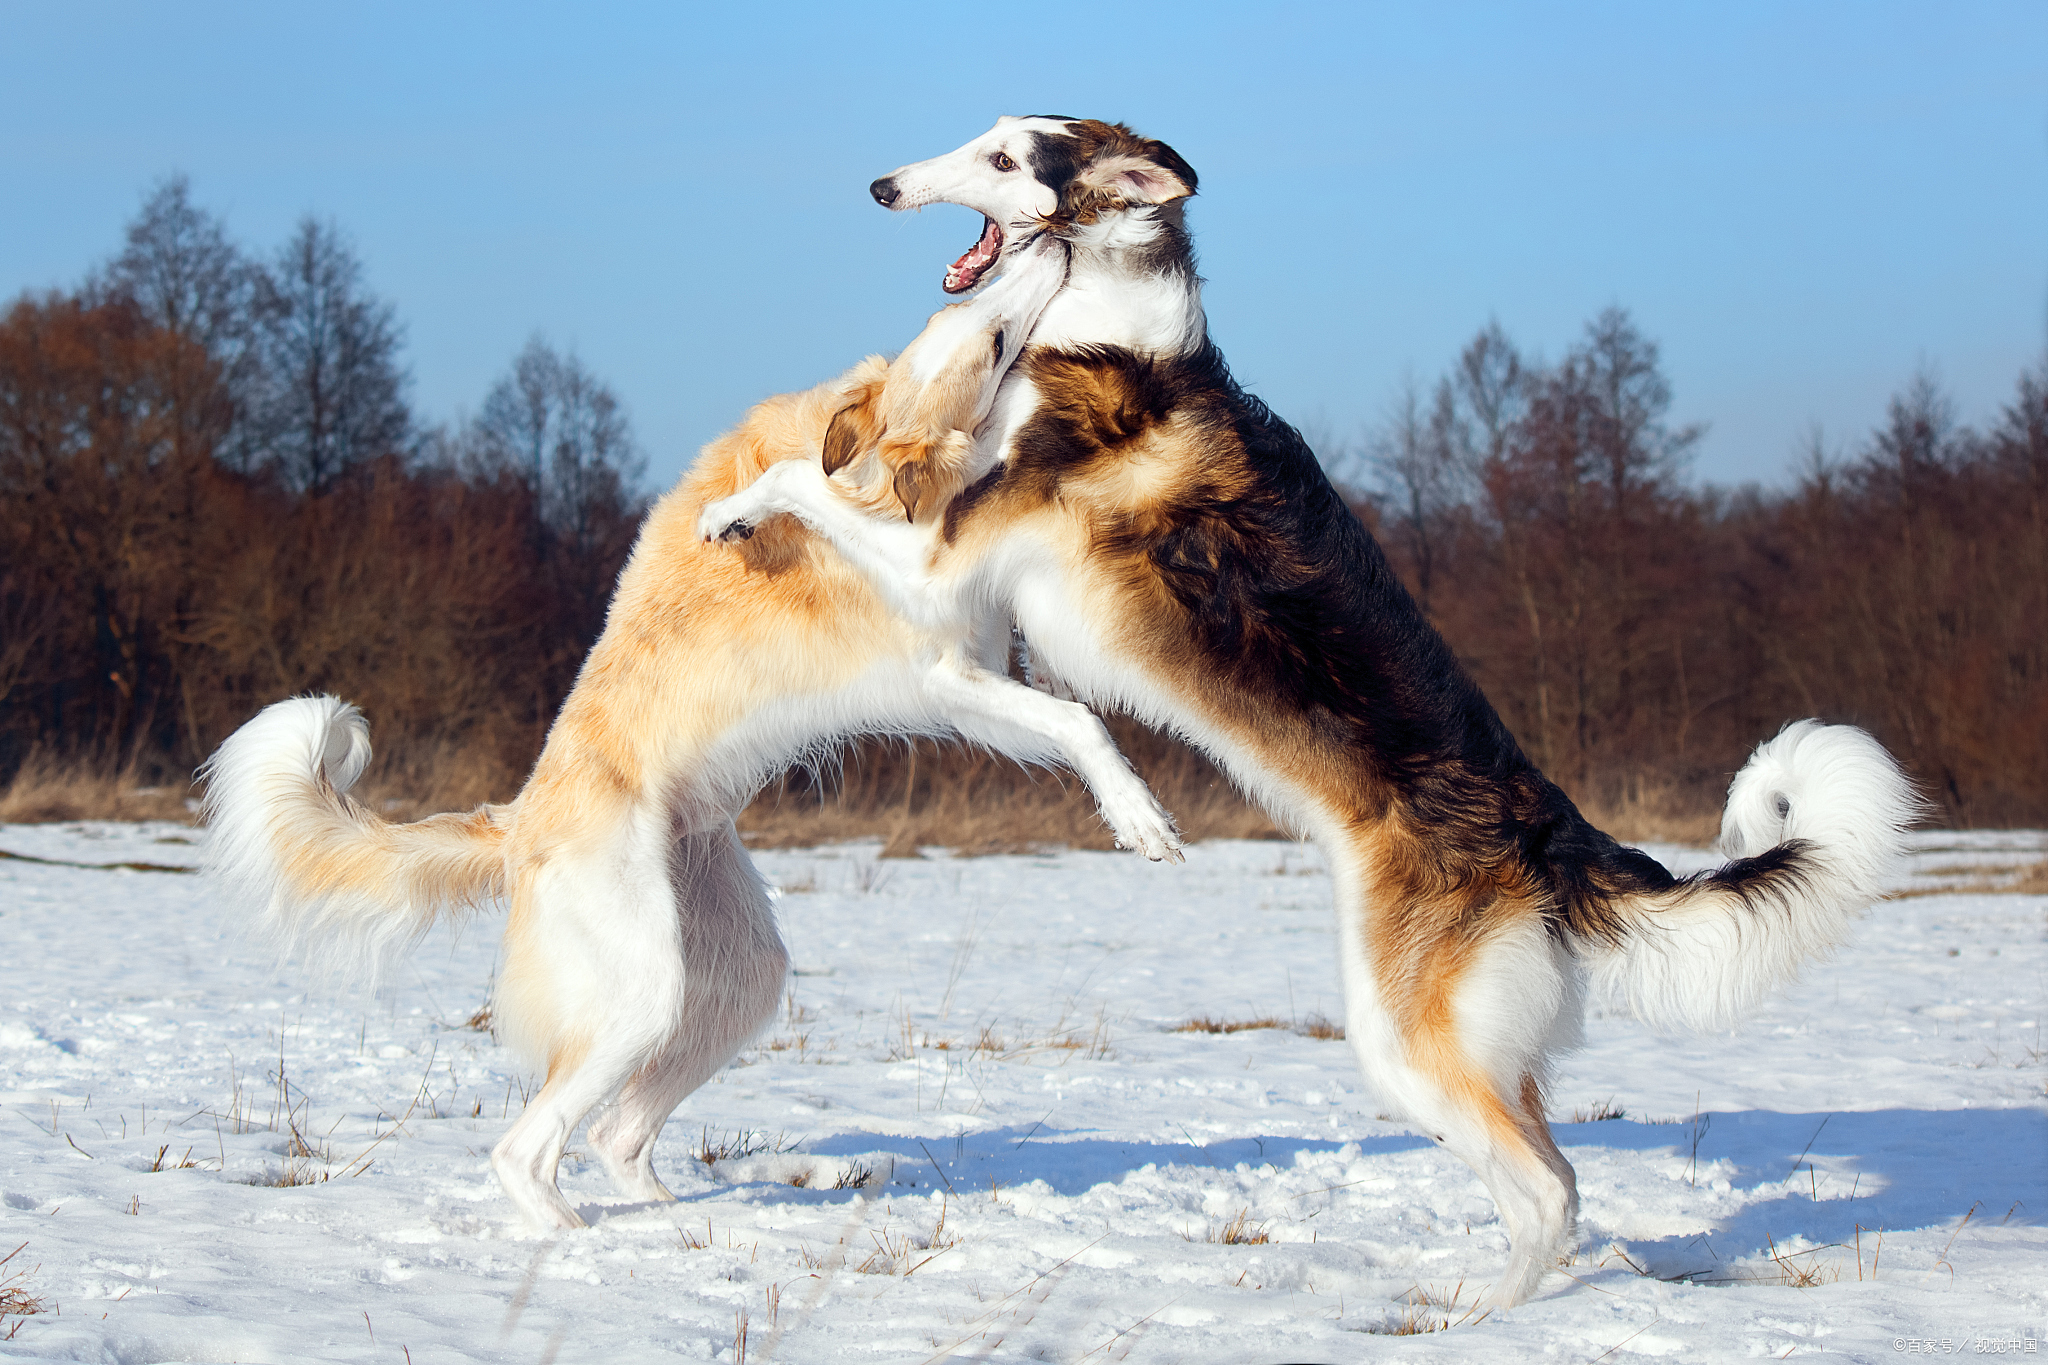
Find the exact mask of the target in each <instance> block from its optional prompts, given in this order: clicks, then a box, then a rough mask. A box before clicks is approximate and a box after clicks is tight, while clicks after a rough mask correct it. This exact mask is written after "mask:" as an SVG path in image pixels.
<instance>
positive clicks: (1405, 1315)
mask: <svg viewBox="0 0 2048 1365" xmlns="http://www.w3.org/2000/svg"><path fill="white" fill-rule="evenodd" d="M1464 1294H1465V1282H1464V1281H1463V1280H1460V1281H1459V1282H1458V1283H1457V1285H1456V1287H1454V1288H1452V1289H1451V1290H1450V1291H1448V1292H1446V1291H1444V1290H1441V1289H1430V1288H1428V1287H1426V1286H1423V1285H1419V1284H1418V1285H1416V1286H1415V1287H1413V1288H1412V1289H1410V1290H1409V1291H1408V1292H1407V1294H1405V1295H1404V1296H1403V1297H1402V1300H1401V1310H1400V1312H1398V1313H1396V1314H1394V1315H1393V1316H1391V1317H1388V1318H1385V1319H1383V1320H1382V1321H1380V1322H1379V1323H1377V1324H1375V1325H1372V1326H1368V1327H1367V1328H1366V1329H1365V1330H1366V1331H1368V1332H1370V1333H1372V1334H1373V1335H1374V1336H1381V1337H1419V1336H1426V1335H1428V1334H1429V1333H1431V1332H1441V1331H1443V1330H1444V1329H1446V1328H1449V1327H1456V1326H1461V1325H1463V1324H1464V1323H1466V1322H1467V1321H1470V1322H1474V1323H1478V1322H1484V1321H1485V1320H1486V1319H1487V1317H1488V1316H1490V1313H1491V1310H1488V1312H1486V1313H1479V1314H1478V1316H1477V1317H1474V1316H1473V1315H1474V1313H1475V1312H1477V1305H1476V1304H1473V1305H1467V1304H1464V1303H1462V1302H1461V1300H1462V1299H1463V1298H1464Z"/></svg>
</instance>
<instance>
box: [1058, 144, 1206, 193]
mask: <svg viewBox="0 0 2048 1365" xmlns="http://www.w3.org/2000/svg"><path fill="white" fill-rule="evenodd" d="M1152 146H1156V147H1157V148H1158V149H1159V150H1160V151H1162V152H1164V153H1165V156H1164V157H1163V158H1154V157H1152V156H1144V155H1138V154H1135V153H1130V152H1109V153H1106V154H1105V155H1103V156H1099V157H1097V158H1096V159H1095V160H1093V161H1091V162H1089V163H1088V164H1087V165H1086V166H1083V167H1082V168H1081V170H1080V173H1079V174H1077V175H1076V176H1075V177H1074V182H1075V184H1076V185H1078V186H1079V187H1080V188H1081V189H1083V190H1086V191H1089V192H1092V193H1094V194H1098V195H1103V196H1105V197H1111V198H1116V199H1121V200H1122V201H1123V202H1125V203H1126V204H1170V203H1172V202H1173V201H1174V200H1176V199H1185V198H1187V197H1188V196H1189V195H1191V194H1193V193H1194V192H1195V186H1194V179H1195V176H1194V171H1193V170H1192V169H1191V168H1189V166H1188V164H1187V163H1186V162H1185V161H1182V160H1181V159H1180V158H1179V157H1178V156H1176V155H1174V152H1173V149H1172V148H1171V147H1168V146H1166V144H1165V143H1163V142H1162V143H1155V144H1152ZM1148 150H1149V148H1148ZM1183 171H1185V172H1186V174H1185V175H1183V174H1182V172H1183Z"/></svg>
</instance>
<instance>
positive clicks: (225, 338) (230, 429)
mask: <svg viewBox="0 0 2048 1365" xmlns="http://www.w3.org/2000/svg"><path fill="white" fill-rule="evenodd" d="M257 276H258V271H257V270H256V268H255V267H254V266H253V265H252V264H251V263H250V262H249V261H248V260H247V259H246V258H245V257H244V256H243V255H242V253H241V251H240V250H239V249H238V248H237V247H236V246H235V245H234V243H233V242H231V241H229V240H228V236H227V231H226V229H225V227H224V226H223V224H222V223H221V221H220V219H219V218H217V217H215V216H214V215H213V214H210V213H207V212H206V211H205V210H203V209H200V208H197V207H195V206H194V205H193V203H192V196H191V184H190V182H189V181H187V180H186V178H185V177H184V176H183V175H172V176H168V177H166V178H165V179H164V180H162V181H160V182H158V184H157V186H156V188H155V189H154V190H152V191H151V192H150V194H149V197H148V198H147V199H145V200H144V201H143V204H142V208H141V211H140V212H138V213H137V214H136V215H135V217H134V218H133V219H132V220H131V221H130V222H129V224H128V231H127V244H126V246H124V247H123V249H122V251H121V254H120V255H118V256H116V257H115V258H114V259H113V260H112V261H111V262H109V263H108V264H107V266H106V267H105V268H104V270H103V271H102V272H101V274H100V277H99V278H98V280H96V281H94V283H93V285H92V287H91V288H90V289H89V290H88V292H89V293H91V294H95V295H99V296H102V297H113V298H123V299H126V300H128V301H130V302H131V303H133V304H134V306H135V307H136V309H137V310H138V311H139V312H140V314H141V316H142V317H143V318H144V319H145V320H146V321H148V322H149V323H150V324H152V325H153V326H156V327H160V328H162V329H164V330H165V331H167V332H175V333H177V334H178V335H179V336H181V337H183V338H185V339H186V340H187V341H190V342H194V343H196V349H193V350H191V351H189V352H186V353H184V354H186V355H187V356H188V357H189V358H190V359H191V361H192V362H193V366H192V372H191V373H189V374H175V375H167V376H166V377H165V378H166V381H167V383H168V384H169V386H170V390H171V392H170V395H169V396H170V399H171V401H172V402H173V404H174V405H175V406H176V408H177V410H178V412H179V414H180V419H181V420H180V424H179V427H180V432H179V434H180V438H181V440H183V441H184V442H186V443H188V444H191V443H195V438H196V440H197V441H203V442H204V443H205V445H206V447H207V448H208V449H209V450H210V451H211V453H212V454H213V455H214V456H215V457H216V458H218V459H221V460H223V461H225V462H226V463H228V464H230V465H234V466H237V467H246V466H247V464H248V462H249V460H250V458H251V455H252V452H251V450H250V449H249V446H248V440H247V438H248V435H249V433H248V430H247V428H246V426H245V425H244V424H243V423H241V422H240V421H239V420H238V418H239V416H240V415H241V414H243V413H246V412H247V410H248V408H249V405H250V403H251V401H252V399H253V397H254V395H255V392H256V389H257V386H258V379H259V368H260V366H259V361H258V359H257V356H256V353H255V345H254V341H255V306H256V287H257Z"/></svg>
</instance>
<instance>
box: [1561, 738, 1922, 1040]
mask: <svg viewBox="0 0 2048 1365" xmlns="http://www.w3.org/2000/svg"><path fill="white" fill-rule="evenodd" d="M1919 811H1920V803H1919V801H1918V799H1917V798H1916V797H1915V796H1914V795H1913V790H1912V787H1911V786H1910V785H1909V784H1908V782H1907V781H1906V777H1905V774H1904V773H1902V772H1901V771H1900V770H1899V766H1898V764H1897V763H1895V762H1894V761H1893V760H1892V757H1891V755H1890V754H1888V753H1886V752H1885V750H1884V747H1883V746H1882V745H1880V744H1879V743H1878V742H1877V741H1876V740H1874V739H1872V738H1871V737H1870V736H1869V735H1867V734H1865V733H1864V732H1863V731H1861V730H1858V729H1856V728H1855V727H1853V726H1848V725H1823V724H1821V723H1820V722H1819V721H1814V720H1802V721H1797V722H1794V723H1793V724H1791V725H1788V726H1786V727H1785V728H1784V730H1782V731H1781V732H1779V734H1778V735H1777V737H1776V738H1774V739H1770V740H1767V741H1765V742H1764V743H1763V744H1760V745H1758V746H1757V750H1756V752H1755V753H1754V754H1752V755H1751V756H1750V759H1749V762H1748V763H1746V764H1744V765H1743V768H1742V771H1741V772H1739V773H1737V774H1736V775H1735V780H1734V782H1733V783H1732V784H1731V785H1730V786H1729V788H1728V806H1727V810H1726V812H1725V814H1724V815H1723V817H1722V823H1721V851H1722V853H1723V854H1725V855H1726V856H1728V857H1730V858H1746V857H1754V856H1756V855H1758V854H1760V853H1764V852H1766V851H1768V850H1770V849H1773V848H1776V847H1778V846H1779V845H1781V844H1785V843H1788V842H1791V841H1793V840H1801V841H1804V842H1805V843H1807V844H1808V845H1809V846H1810V848H1809V851H1808V853H1807V854H1806V855H1805V856H1804V857H1803V858H1802V866H1803V867H1805V868H1806V869H1808V871H1807V873H1806V875H1805V877H1804V878H1803V880H1802V882H1801V884H1799V885H1796V886H1794V887H1792V888H1791V889H1789V890H1788V891H1786V892H1785V894H1783V895H1780V896H1770V897H1765V896H1756V897H1753V898H1751V899H1750V900H1745V899H1744V898H1743V897H1741V896H1739V895H1737V894H1736V893H1735V892H1733V891H1729V890H1725V889H1722V888H1718V887H1713V886H1711V885H1702V886H1700V887H1698V888H1695V889H1691V890H1689V891H1687V892H1686V893H1684V894H1683V895H1681V896H1680V897H1678V898H1676V899H1675V900H1674V899H1671V898H1662V897H1660V898H1654V899H1653V898H1640V899H1638V900H1637V901H1635V902H1633V903H1632V904H1631V905H1630V906H1629V907H1627V908H1628V909H1629V910H1630V911H1631V912H1632V914H1633V924H1632V927H1631V931H1630V933H1629V934H1628V936H1627V937H1626V938H1625V939H1623V940H1622V942H1621V943H1620V944H1619V945H1611V944H1603V943H1586V944H1584V945H1583V946H1582V947H1581V950H1580V951H1581V956H1582V957H1583V959H1584V960H1585V962H1586V964H1587V969H1588V972H1589V974H1590V977H1591V980H1592V984H1593V987H1594V989H1595V990H1596V991H1598V992H1599V993H1600V994H1601V995H1603V996H1605V997H1607V998H1609V999H1611V1000H1615V1001H1617V1002H1620V1003H1622V1004H1625V1005H1626V1006H1627V1007H1628V1009H1629V1010H1630V1012H1631V1013H1633V1014H1634V1015H1635V1016H1636V1017H1637V1018H1639V1019H1642V1020H1644V1021H1645V1022H1647V1023H1650V1024H1653V1025H1655V1026H1657V1027H1659V1028H1667V1029H1688V1030H1696V1031H1704V1030H1710V1029H1718V1028H1727V1027H1730V1026H1731V1025H1733V1024H1735V1023H1737V1022H1738V1021H1740V1020H1741V1019H1742V1018H1743V1017H1744V1016H1746V1015H1747V1014H1749V1013H1750V1012H1751V1011H1752V1010H1754V1009H1755V1008H1756V1007H1757V1006H1758V1005H1759V1004H1761V1003H1762V1002H1763V1000H1764V999H1765V997H1767V996H1769V995H1770V994H1771V993H1772V992H1774V991H1777V990H1779V989H1781V988H1783V987H1785V986H1787V985H1790V984H1791V983H1792V982H1793V981H1795V980H1797V979H1798V976H1799V972H1800V969H1801V968H1802V967H1803V966H1804V965H1805V964H1806V963H1807V962H1810V961H1813V960H1814V959H1816V958H1821V957H1825V956H1826V955H1827V954H1828V953H1830V952H1832V951H1833V950H1834V949H1835V948H1836V947H1838V946H1839V945H1840V944H1841V943H1842V941H1843V940H1844V939H1845V938H1846V937H1847V936H1848V929H1849V921H1850V919H1851V918H1852V917H1853V916H1855V915H1857V914H1859V913H1861V912H1862V911H1863V909H1864V908H1865V907H1867V906H1868V905H1870V903H1871V902H1873V901H1875V900H1876V899H1878V897H1879V896H1881V895H1882V894H1883V893H1884V883H1885V878H1886V877H1887V876H1889V875H1890V873H1891V871H1892V868H1893V867H1894V865H1895V864H1896V862H1897V860H1898V857H1899V855H1900V852H1901V850H1902V843H1901V839H1900V834H1901V832H1902V831H1903V830H1904V829H1905V828H1906V827H1907V826H1908V825H1910V824H1911V823H1912V822H1913V820H1914V819H1915V818H1916V817H1917V816H1918V814H1919Z"/></svg>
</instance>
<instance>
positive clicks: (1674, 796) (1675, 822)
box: [1572, 775, 1721, 845]
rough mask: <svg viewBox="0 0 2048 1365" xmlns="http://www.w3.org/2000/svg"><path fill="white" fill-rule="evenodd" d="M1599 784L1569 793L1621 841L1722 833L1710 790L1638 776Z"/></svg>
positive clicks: (1693, 838)
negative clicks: (1586, 790) (1595, 788)
mask: <svg viewBox="0 0 2048 1365" xmlns="http://www.w3.org/2000/svg"><path fill="white" fill-rule="evenodd" d="M1603 785H1604V787H1605V789H1604V790H1602V791H1600V792H1598V793H1587V794H1584V795H1581V794H1580V793H1577V792H1574V793H1573V794H1572V795H1573V798H1574V799H1575V800H1576V801H1577V802H1578V806H1579V810H1580V812H1581V813H1582V814H1584V815H1585V817H1586V818H1587V819H1588V820H1591V821H1592V822H1593V824H1594V825H1595V826H1597V827H1598V828H1600V829H1603V830H1605V831H1606V832H1607V833H1609V834H1611V835H1613V836H1614V837H1615V838H1617V839H1619V840H1621V841H1622V842H1623V843H1626V844H1649V843H1657V844H1694V845H1699V844H1710V843H1712V842H1713V841H1714V840H1715V838H1717V837H1718V836H1719V835H1720V833H1721V807H1720V804H1719V798H1718V796H1717V795H1716V794H1715V793H1714V792H1711V791H1703V790H1701V789H1699V788H1696V787H1685V786H1681V785H1679V784H1678V783H1676V782H1672V781H1669V780H1667V779H1663V778H1654V777H1652V778H1645V777H1642V776H1640V775H1638V776H1636V777H1633V778H1627V779H1624V780H1622V781H1620V782H1616V783H1612V784H1603Z"/></svg>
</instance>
